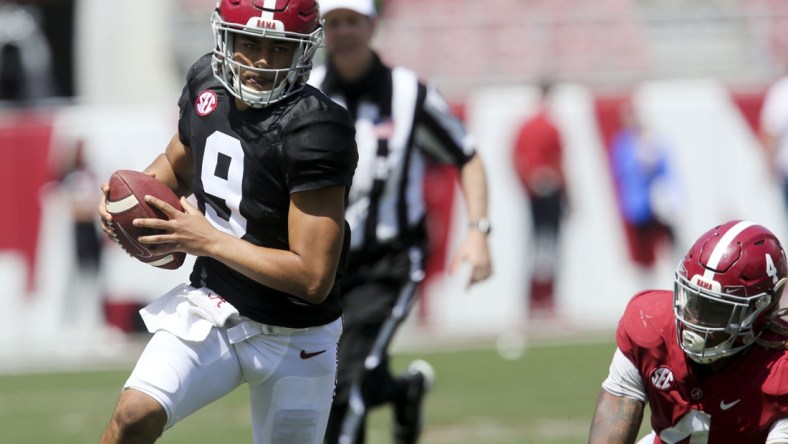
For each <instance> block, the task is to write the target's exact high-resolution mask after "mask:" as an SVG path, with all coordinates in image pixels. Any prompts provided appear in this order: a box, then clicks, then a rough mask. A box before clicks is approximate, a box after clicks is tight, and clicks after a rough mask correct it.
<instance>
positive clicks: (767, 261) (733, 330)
mask: <svg viewBox="0 0 788 444" xmlns="http://www.w3.org/2000/svg"><path fill="white" fill-rule="evenodd" d="M786 276H788V265H787V263H786V257H785V251H784V250H783V247H782V245H781V244H780V241H779V240H778V239H777V237H776V236H775V235H774V234H773V233H772V232H771V231H769V230H768V229H766V228H765V227H763V226H761V225H757V224H755V223H753V222H747V221H731V222H728V223H726V224H723V225H720V226H717V227H715V228H713V229H711V230H709V231H707V232H706V233H704V234H703V235H702V236H701V237H700V238H699V239H698V240H697V241H696V242H695V244H693V245H692V247H691V248H690V249H689V251H688V252H687V254H686V256H685V257H684V259H683V260H682V261H681V263H680V264H679V267H678V269H677V270H676V279H675V286H674V297H673V308H674V313H675V315H676V334H677V339H678V342H679V345H680V346H681V348H682V349H683V350H684V352H685V353H686V354H687V356H688V357H689V358H690V359H692V360H694V361H696V362H699V363H702V364H708V363H710V362H713V361H715V360H717V359H720V358H722V357H725V356H730V355H733V354H734V353H737V352H739V351H741V350H743V349H745V348H747V347H749V346H750V345H752V343H753V342H754V341H755V339H757V338H758V336H759V335H760V334H761V333H763V330H764V329H765V328H766V325H767V321H768V319H769V317H770V316H771V315H772V314H773V313H774V312H775V310H777V309H778V308H779V302H780V296H781V295H782V290H783V287H784V285H785V282H786Z"/></svg>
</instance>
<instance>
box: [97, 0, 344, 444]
mask: <svg viewBox="0 0 788 444" xmlns="http://www.w3.org/2000/svg"><path fill="white" fill-rule="evenodd" d="M212 25H213V30H214V34H215V36H216V47H215V49H214V51H213V52H212V53H209V54H206V55H205V56H203V57H202V58H200V59H199V60H197V61H196V63H195V64H194V65H193V66H192V67H191V69H190V70H189V73H188V75H187V79H186V86H185V87H184V89H183V92H182V95H181V98H180V101H179V107H180V118H179V121H178V131H177V133H176V134H175V136H174V137H173V138H172V140H171V141H170V142H169V145H168V146H167V147H166V149H165V152H164V153H163V154H161V155H160V156H158V157H157V158H156V159H155V160H154V161H153V162H152V163H151V164H150V166H149V167H148V168H147V169H146V172H148V173H150V174H152V175H154V176H155V177H156V178H157V179H159V180H161V181H162V182H164V183H166V184H167V185H168V186H169V187H170V188H172V189H173V190H175V192H176V193H178V194H179V195H180V196H182V198H181V203H182V205H183V207H184V210H185V211H184V212H178V211H176V210H175V209H174V208H172V207H171V206H169V205H167V204H165V203H163V202H162V201H159V200H157V199H155V198H151V197H150V196H149V197H148V198H147V199H149V200H148V202H149V203H150V204H151V205H154V206H156V207H159V208H160V209H161V210H162V211H163V212H164V213H165V214H167V216H169V220H168V221H163V220H159V219H138V220H136V221H135V223H136V224H138V225H139V226H143V227H150V228H155V229H160V230H163V233H161V234H157V235H151V236H142V237H140V238H139V240H140V242H142V243H145V244H149V245H150V246H151V248H152V250H153V251H154V253H155V254H160V253H166V252H172V251H183V252H186V253H189V254H192V255H194V256H197V259H196V262H195V265H194V269H193V271H192V273H191V277H190V282H189V284H188V285H185V284H184V285H182V286H179V287H176V288H175V289H174V290H172V291H170V292H168V293H167V294H165V295H164V296H162V297H161V298H160V299H158V300H157V301H155V302H153V303H152V304H150V305H149V306H148V307H146V308H145V309H143V310H142V312H141V313H142V315H143V319H144V320H145V322H146V325H147V327H148V329H149V330H150V331H151V332H153V333H155V334H154V336H153V337H152V339H151V340H150V342H149V343H148V345H147V346H146V348H145V351H144V352H143V353H142V355H141V357H140V359H139V361H138V362H137V365H136V367H135V369H134V370H133V372H132V374H131V376H130V377H129V379H128V381H127V382H126V384H125V385H124V390H123V391H122V393H121V395H120V399H119V401H118V403H117V406H116V408H115V411H114V413H113V415H112V418H111V420H110V422H109V424H108V426H107V427H106V429H105V430H104V433H103V435H102V437H101V442H102V443H113V442H135V443H136V442H153V441H155V440H156V439H157V438H158V437H159V436H160V435H161V434H162V432H163V431H164V430H165V429H167V428H169V427H171V426H173V425H174V424H175V423H176V422H178V421H179V420H181V419H183V418H185V417H186V416H188V415H190V414H191V413H193V412H195V411H196V410H198V409H199V408H201V407H203V406H205V405H207V404H208V403H210V402H212V401H214V400H216V399H218V398H220V397H222V396H224V395H226V394H227V393H230V392H231V391H232V390H233V389H235V388H236V387H237V386H239V385H240V384H242V383H248V385H249V392H250V403H251V413H252V423H253V436H254V442H255V443H273V442H285V441H287V442H298V443H311V444H317V443H320V442H321V441H322V439H323V434H324V432H325V428H326V423H327V421H328V415H329V410H330V407H331V401H332V396H333V391H334V385H335V378H336V352H337V343H338V340H339V336H340V334H341V331H342V324H341V319H340V315H341V309H340V305H339V302H338V297H337V293H338V288H337V286H336V285H335V279H336V277H337V276H338V275H340V274H341V272H342V269H343V266H344V262H345V260H346V253H347V245H348V240H349V239H348V238H349V228H348V226H347V223H346V222H345V220H344V209H345V199H346V193H347V189H348V188H349V186H350V184H351V181H352V177H353V173H354V171H355V167H356V163H357V160H358V154H357V151H356V144H355V139H354V136H355V130H354V127H353V121H352V119H351V118H350V116H349V114H348V113H347V111H345V110H344V109H343V108H341V107H340V106H338V105H336V104H334V103H333V102H331V101H330V100H329V99H328V98H327V97H326V96H325V95H323V94H322V93H320V92H318V91H317V90H316V89H315V88H313V87H311V86H308V85H306V79H307V77H308V75H309V72H310V70H311V67H312V57H313V55H314V53H315V51H316V50H317V48H318V47H319V46H320V44H321V41H322V28H321V26H320V13H319V8H318V4H317V2H316V0H220V1H219V2H217V6H216V10H215V13H214V14H213V18H212ZM103 191H104V192H105V194H106V193H107V192H108V191H109V186H108V185H107V184H105V185H104V186H103ZM190 194H193V195H194V198H195V200H196V202H197V206H196V207H195V206H193V205H191V204H190V203H189V202H188V201H187V200H186V199H185V198H183V197H184V196H188V195H190ZM105 201H106V199H102V202H101V203H100V205H99V213H100V215H101V217H102V225H103V228H104V231H105V232H106V233H107V234H112V226H111V217H110V215H109V214H108V213H107V211H106V209H105Z"/></svg>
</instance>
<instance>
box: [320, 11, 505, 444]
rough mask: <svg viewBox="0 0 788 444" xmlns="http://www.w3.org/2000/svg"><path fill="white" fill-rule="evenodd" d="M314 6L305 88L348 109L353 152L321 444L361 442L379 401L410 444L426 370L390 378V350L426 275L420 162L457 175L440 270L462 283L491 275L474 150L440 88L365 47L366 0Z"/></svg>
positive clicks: (418, 424) (418, 423)
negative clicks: (462, 212)
mask: <svg viewBox="0 0 788 444" xmlns="http://www.w3.org/2000/svg"><path fill="white" fill-rule="evenodd" d="M320 8H321V14H322V16H323V18H324V23H323V25H324V28H325V35H326V51H327V63H326V65H325V66H320V67H317V68H315V69H314V70H313V72H312V74H311V77H310V80H309V82H310V83H311V84H313V85H315V86H317V87H318V88H320V89H321V90H322V91H323V92H324V93H326V95H328V96H329V97H331V98H332V99H333V100H334V101H336V102H338V103H339V104H341V105H342V106H344V107H345V108H347V109H348V111H350V114H351V115H352V116H353V118H354V119H355V121H356V143H357V145H358V153H359V163H358V168H357V169H356V174H355V177H354V180H353V185H352V187H351V189H350V193H349V200H348V206H347V210H346V215H345V218H346V220H347V221H348V223H349V224H350V227H351V232H352V236H351V255H350V259H349V266H348V270H347V274H346V275H345V277H344V278H342V280H341V281H340V289H341V290H340V291H341V302H342V305H343V310H344V333H343V335H342V339H341V340H340V343H339V355H338V359H339V368H338V375H337V389H336V395H335V399H334V405H333V408H332V412H331V416H330V419H329V425H328V430H327V432H326V443H328V444H334V443H341V444H348V443H356V444H359V443H363V442H364V435H365V430H364V419H365V417H366V413H367V412H368V411H369V409H371V408H374V407H377V406H380V405H384V404H391V405H392V406H393V413H394V415H393V421H392V424H393V429H394V437H395V442H396V443H398V444H400V443H415V442H417V440H418V437H419V434H420V432H421V428H422V423H423V420H422V411H421V404H422V400H423V398H424V395H425V394H426V392H427V390H429V387H430V385H431V383H432V379H433V377H434V376H433V375H434V372H433V371H432V368H431V367H430V366H429V364H427V363H426V362H424V361H421V360H419V361H414V362H413V363H411V365H410V366H409V368H408V370H407V371H406V372H405V373H404V374H403V375H400V376H393V375H392V374H391V373H390V370H389V366H388V363H389V358H388V352H387V347H388V345H389V343H390V341H391V337H392V335H393V334H394V332H395V331H396V328H397V326H398V325H399V324H400V323H401V321H402V320H403V319H404V317H405V316H406V315H407V312H408V309H409V308H410V306H411V302H412V298H413V295H414V294H415V290H416V286H417V284H418V282H419V281H420V279H421V277H422V276H423V265H424V256H425V253H426V250H427V238H426V229H425V203H424V200H423V189H422V188H423V183H424V174H425V172H426V168H427V163H428V161H432V162H438V163H442V164H450V165H454V166H455V167H456V168H457V169H458V170H459V172H460V176H461V187H462V191H463V195H464V197H465V201H466V204H467V205H466V207H467V211H468V218H469V220H470V221H471V224H470V229H469V230H468V233H467V236H466V237H465V240H464V242H463V243H462V246H461V247H460V249H459V251H458V252H457V255H456V257H455V258H454V259H453V261H452V264H451V265H450V268H449V271H452V270H454V269H455V268H457V266H459V264H460V263H462V262H467V263H468V264H469V265H470V267H471V270H472V271H471V278H470V283H475V282H479V281H482V280H484V279H486V278H487V277H489V276H490V274H491V272H492V268H491V263H490V254H489V249H488V245H487V235H488V234H489V232H490V222H489V220H488V219H487V179H486V176H485V173H484V167H483V165H482V162H481V159H480V158H479V156H478V154H477V153H476V151H475V146H474V142H473V141H472V139H471V138H470V137H469V136H468V134H467V133H466V131H465V128H464V127H463V126H462V124H461V123H460V121H459V120H458V119H457V118H456V117H455V116H453V115H452V114H451V112H450V110H449V106H448V105H447V103H446V101H445V100H444V98H443V97H442V96H441V95H440V94H439V93H438V92H437V90H436V89H435V88H433V87H431V86H430V85H426V84H424V83H422V82H421V81H419V79H418V78H417V75H416V74H415V73H414V72H412V71H410V70H408V69H405V68H402V67H389V66H387V65H385V64H384V63H383V62H382V61H381V59H380V57H379V56H378V55H377V54H376V53H375V51H374V50H372V49H371V47H370V42H371V39H372V36H373V33H374V30H375V25H376V11H375V7H374V4H373V1H372V0H321V1H320Z"/></svg>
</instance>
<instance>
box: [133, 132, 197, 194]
mask: <svg viewBox="0 0 788 444" xmlns="http://www.w3.org/2000/svg"><path fill="white" fill-rule="evenodd" d="M192 170H193V167H192V158H191V154H190V152H189V150H188V148H187V147H186V146H185V145H183V144H182V143H181V141H180V137H179V136H178V133H175V135H174V136H172V139H171V140H170V143H169V144H168V145H167V148H166V150H165V152H164V153H162V154H160V155H159V156H158V157H156V159H155V160H154V161H153V162H152V163H151V164H150V165H149V166H148V167H147V168H145V172H147V173H154V174H155V175H156V179H158V180H160V181H162V182H164V183H165V184H167V186H168V187H170V189H171V190H173V191H174V192H175V194H177V195H178V196H189V195H190V194H192V190H191V176H192Z"/></svg>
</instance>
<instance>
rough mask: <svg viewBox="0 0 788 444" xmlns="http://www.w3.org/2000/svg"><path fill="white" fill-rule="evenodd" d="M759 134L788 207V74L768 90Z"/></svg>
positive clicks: (762, 110)
mask: <svg viewBox="0 0 788 444" xmlns="http://www.w3.org/2000/svg"><path fill="white" fill-rule="evenodd" d="M759 135H760V138H761V142H762V143H763V147H764V148H765V150H766V156H767V158H768V160H769V164H770V165H772V172H773V173H774V175H775V178H776V179H777V180H778V182H779V185H780V188H781V190H782V193H783V199H784V205H785V208H786V209H788V75H785V76H783V77H782V78H780V79H779V80H777V81H776V82H775V83H774V84H773V85H772V86H771V87H770V88H769V90H768V91H767V92H766V97H765V99H764V103H763V108H762V109H761V115H760V134H759Z"/></svg>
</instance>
